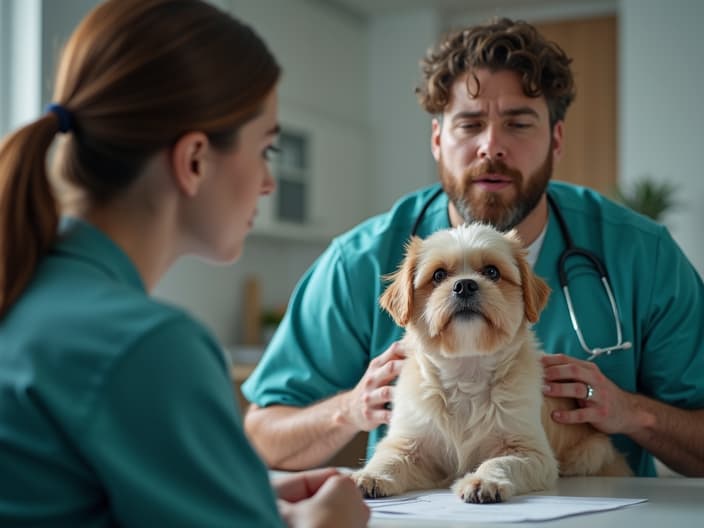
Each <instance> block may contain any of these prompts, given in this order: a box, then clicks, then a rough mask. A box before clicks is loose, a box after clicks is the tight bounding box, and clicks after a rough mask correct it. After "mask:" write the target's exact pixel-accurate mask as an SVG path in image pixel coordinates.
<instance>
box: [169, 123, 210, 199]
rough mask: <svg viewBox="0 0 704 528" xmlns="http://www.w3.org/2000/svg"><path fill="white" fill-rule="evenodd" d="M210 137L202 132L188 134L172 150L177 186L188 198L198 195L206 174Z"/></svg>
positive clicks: (173, 169)
mask: <svg viewBox="0 0 704 528" xmlns="http://www.w3.org/2000/svg"><path fill="white" fill-rule="evenodd" d="M209 148H210V143H209V141H208V137H207V136H206V135H205V134H203V133H202V132H188V133H187V134H184V135H183V136H181V137H180V138H179V139H178V141H176V144H175V145H174V146H173V147H172V148H171V167H172V173H173V177H174V181H175V182H176V186H177V187H178V188H179V190H180V191H181V192H182V193H184V194H185V195H186V196H189V197H193V196H195V195H196V194H198V189H200V186H201V184H202V183H203V181H204V180H205V174H206V154H207V152H208V149H209Z"/></svg>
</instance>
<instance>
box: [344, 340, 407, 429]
mask: <svg viewBox="0 0 704 528" xmlns="http://www.w3.org/2000/svg"><path fill="white" fill-rule="evenodd" d="M405 358H406V356H405V351H404V350H403V348H402V345H401V343H400V341H396V342H395V343H393V344H392V345H391V346H390V347H389V348H388V349H386V350H385V351H384V353H383V354H381V355H379V356H377V357H376V358H374V359H372V361H371V362H370V363H369V367H368V368H367V371H366V372H365V374H364V376H362V379H361V380H359V383H357V385H356V387H355V388H354V389H352V390H351V391H349V392H348V393H347V395H346V398H345V405H344V408H343V409H342V410H341V411H340V413H339V414H338V415H337V416H336V419H337V420H339V421H340V422H343V423H347V424H350V425H352V426H354V427H355V428H356V430H358V431H371V430H372V429H374V428H376V427H378V426H379V425H381V424H387V423H389V422H390V421H391V410H390V409H389V406H388V405H387V404H389V403H390V402H391V401H392V400H393V397H394V387H393V386H392V385H391V383H392V382H393V381H394V380H395V379H396V378H397V377H398V375H399V374H400V372H401V367H403V363H404V361H405Z"/></svg>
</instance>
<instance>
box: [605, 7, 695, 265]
mask: <svg viewBox="0 0 704 528" xmlns="http://www.w3.org/2000/svg"><path fill="white" fill-rule="evenodd" d="M620 15H621V16H620V37H621V39H620V53H621V57H620V60H621V87H620V101H619V104H620V121H621V127H620V154H621V156H620V174H621V178H622V180H623V181H624V182H629V181H632V180H633V179H635V178H638V177H640V176H643V175H646V174H649V175H651V176H653V177H654V178H659V179H662V180H665V181H669V182H672V183H674V184H676V185H678V186H679V189H680V192H679V195H678V200H679V202H680V203H681V205H680V207H679V208H678V209H677V211H676V212H675V213H673V214H672V215H670V216H669V217H668V218H667V219H666V220H667V224H668V226H669V227H670V229H671V231H672V233H673V235H674V237H675V239H676V240H677V241H678V242H679V244H680V245H681V246H682V248H683V249H684V251H685V253H686V254H687V256H688V257H689V258H690V259H691V260H692V262H693V263H694V264H695V266H696V267H697V269H698V271H699V274H700V275H704V238H703V237H702V228H703V227H704V207H703V206H702V204H704V174H703V173H702V162H701V160H702V154H701V153H702V137H703V134H702V123H704V104H702V86H704V72H703V71H702V64H703V62H702V39H701V27H702V24H703V23H704V2H701V1H700V0H669V1H667V2H664V1H661V0H622V2H621V11H620Z"/></svg>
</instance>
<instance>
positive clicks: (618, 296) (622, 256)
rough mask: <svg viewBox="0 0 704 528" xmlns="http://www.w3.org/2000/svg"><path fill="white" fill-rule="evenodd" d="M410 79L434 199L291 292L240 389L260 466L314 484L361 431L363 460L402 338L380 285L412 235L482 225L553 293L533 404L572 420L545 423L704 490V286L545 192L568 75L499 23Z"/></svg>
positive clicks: (333, 254)
mask: <svg viewBox="0 0 704 528" xmlns="http://www.w3.org/2000/svg"><path fill="white" fill-rule="evenodd" d="M423 73H424V77H423V81H422V82H421V84H420V86H419V87H418V89H417V92H418V97H419V101H420V103H421V106H423V108H424V109H425V110H427V111H428V112H429V113H431V114H432V115H434V116H435V117H434V118H433V121H432V137H431V148H432V152H433V155H434V157H435V159H436V161H437V164H438V173H439V176H440V182H441V183H440V185H435V186H432V187H429V188H426V189H421V190H419V191H417V192H414V193H411V194H409V195H407V196H405V197H403V198H401V199H400V200H399V201H398V202H397V203H396V205H395V206H394V207H393V208H392V209H391V210H390V211H389V212H388V213H386V214H382V215H380V216H377V217H374V218H372V219H370V220H368V221H366V222H364V223H362V224H361V225H359V226H357V227H355V228H353V229H352V230H351V231H350V232H348V233H346V234H343V235H342V236H340V237H339V238H337V239H335V240H334V241H333V242H332V244H331V245H330V247H329V248H328V249H327V250H326V251H325V252H324V253H323V255H322V256H321V257H320V258H319V259H318V260H317V262H315V263H314V264H313V266H312V267H311V269H309V270H308V272H307V273H306V274H305V275H304V276H303V278H302V279H301V281H300V282H299V284H298V286H297V288H296V290H295V292H294V294H293V296H292V298H291V301H290V305H289V307H288V311H287V313H286V316H285V318H284V320H283V322H282V324H281V326H280V328H279V330H278V332H277V334H276V335H275V336H274V338H273V340H272V342H271V344H270V346H269V348H268V350H267V352H266V354H265V356H264V358H263V359H262V361H261V362H260V364H259V366H258V368H257V369H256V371H255V372H254V374H253V375H252V377H250V379H249V380H248V381H247V382H246V383H245V385H244V387H243V392H244V394H245V396H246V397H247V398H248V399H249V400H250V401H251V402H252V403H253V405H252V406H251V408H250V410H249V412H248V414H247V416H246V418H245V427H246V430H247V431H248V434H249V436H250V438H252V439H253V442H254V444H255V445H256V447H257V450H258V451H259V452H260V453H261V454H262V455H263V457H264V459H265V460H266V461H267V463H268V464H270V465H271V466H274V467H280V468H287V469H300V468H306V467H312V466H316V465H318V464H321V463H323V462H324V461H325V460H327V459H328V458H329V457H330V456H332V455H333V454H334V453H336V452H337V451H338V450H339V449H340V448H341V447H343V446H344V445H345V444H346V443H347V442H348V441H349V440H350V439H352V438H353V437H354V436H355V435H356V434H357V433H358V432H359V431H370V432H371V434H370V441H369V454H371V453H372V452H373V449H374V445H375V443H376V442H377V441H378V440H379V438H380V437H381V435H383V433H384V424H386V423H388V422H389V419H390V416H391V412H392V411H390V410H389V409H388V408H387V407H388V406H387V404H388V403H389V402H390V401H391V399H392V397H393V384H392V382H393V380H394V379H395V378H396V376H397V375H398V373H399V371H400V369H401V366H402V364H403V354H404V351H403V350H400V347H399V345H398V344H395V342H396V341H397V340H398V339H399V338H400V337H401V335H402V329H400V328H398V327H396V326H395V325H394V323H393V321H392V320H391V318H390V317H389V316H388V315H387V314H386V313H383V312H382V311H381V309H380V308H379V306H378V304H377V300H378V298H379V296H380V295H381V293H382V292H383V290H384V287H385V283H384V281H383V276H384V275H387V274H389V273H391V272H393V271H395V269H396V268H397V267H398V265H399V263H400V262H401V260H402V257H403V249H404V244H405V242H406V241H407V240H408V238H409V237H410V236H411V235H417V236H420V237H425V236H427V235H429V234H431V233H433V232H434V231H436V230H438V229H443V228H448V227H450V226H457V225H460V224H462V223H464V222H471V221H475V220H481V221H487V222H490V223H492V224H494V225H495V226H497V227H498V228H499V229H502V230H505V229H511V228H515V229H516V230H517V232H518V234H519V236H520V237H521V239H522V240H523V241H524V244H525V246H526V248H527V250H528V257H529V260H530V261H531V264H532V265H533V266H534V269H535V271H536V272H537V274H538V275H540V276H541V277H543V278H545V279H546V280H547V282H548V283H549V285H550V286H551V288H552V295H551V297H550V300H549V303H548V305H547V307H546V308H545V310H544V312H543V313H542V315H541V318H540V321H539V323H538V324H537V325H536V326H535V330H536V333H537V335H538V337H539V338H540V341H541V342H542V344H543V347H544V349H545V351H546V352H548V353H549V354H550V355H548V356H546V358H545V359H544V366H545V378H546V383H545V392H546V394H550V395H553V396H558V397H569V398H577V399H578V400H579V403H580V408H578V409H576V410H573V411H568V412H563V413H561V414H556V415H553V419H555V420H556V421H559V422H564V423H578V422H589V423H591V424H592V425H593V426H594V427H596V428H597V429H599V430H601V431H604V432H606V433H608V434H611V435H613V437H612V438H613V440H614V442H615V445H616V446H617V448H618V449H619V450H621V451H622V452H623V453H624V454H625V455H626V456H627V457H628V460H629V463H630V465H631V467H632V469H633V470H634V472H635V473H636V474H638V475H643V476H646V475H648V476H650V475H655V467H654V463H653V456H652V455H655V456H657V457H658V458H660V459H661V460H662V461H664V462H665V463H666V464H667V465H668V466H670V467H671V468H673V469H675V470H676V471H679V472H681V473H683V474H685V475H693V476H694V475H698V476H703V475H704V410H702V409H703V408H704V376H702V372H704V326H703V325H702V321H704V285H703V284H702V280H701V278H700V277H699V276H698V274H697V273H696V271H695V270H694V268H693V267H692V265H691V264H690V263H689V262H688V261H687V259H686V257H685V256H684V254H683V253H682V251H681V249H680V248H679V247H678V246H677V244H676V243H675V242H674V241H673V239H672V238H671V236H670V235H669V233H668V232H667V230H666V229H665V228H664V227H663V226H661V225H659V224H656V223H654V222H652V221H650V220H648V219H646V218H644V217H642V216H640V215H638V214H636V213H634V212H632V211H630V210H627V209H625V208H623V207H621V206H619V205H617V204H615V203H613V202H611V201H609V200H608V199H606V198H605V197H603V196H601V195H600V194H598V193H596V192H594V191H592V190H589V189H585V188H582V187H577V186H574V185H570V184H566V183H558V182H550V178H551V175H552V167H553V164H554V163H556V162H557V161H558V159H559V158H560V154H561V152H562V149H563V148H564V142H563V121H564V118H565V113H566V110H567V108H568V107H569V105H570V103H571V101H572V99H573V97H574V88H573V79H572V72H571V71H570V68H569V59H568V58H567V57H566V56H565V55H564V53H563V52H562V50H560V49H559V48H558V47H557V46H555V45H554V44H549V43H547V42H546V41H545V40H544V39H543V38H542V37H541V36H540V35H539V34H537V33H536V32H535V30H534V28H533V27H532V26H530V25H528V24H525V23H514V22H512V21H509V20H502V21H497V22H495V23H491V24H487V25H485V26H477V27H473V28H467V30H465V31H460V32H457V33H455V34H453V35H451V36H449V37H448V38H447V39H446V40H445V41H444V42H442V43H441V44H440V45H439V46H438V47H437V48H435V49H434V50H432V51H431V52H429V54H428V56H427V57H426V58H425V60H424V63H423ZM548 197H549V199H548ZM563 224H564V225H563ZM570 247H576V248H578V249H579V250H586V251H588V252H589V257H588V258H587V257H584V256H583V255H582V256H576V257H570V258H569V259H568V260H567V261H566V262H564V263H563V265H562V266H560V268H561V269H564V270H565V273H566V276H567V279H568V287H569V290H568V293H569V295H570V299H571V300H570V303H571V304H572V312H573V313H574V316H575V319H576V321H577V325H578V329H579V334H578V333H577V332H576V331H575V329H574V328H573V324H572V320H571V316H570V309H569V307H568V302H567V298H566V296H565V295H564V294H563V291H562V288H561V285H560V282H559V269H560V268H558V264H559V262H560V257H561V255H562V254H563V252H564V251H565V250H566V249H567V248H570ZM592 257H594V259H592ZM594 261H596V262H598V264H595V262H594ZM599 266H603V267H604V268H605V270H606V274H607V275H608V281H607V283H608V290H609V291H607V287H606V286H605V285H604V283H603V282H602V280H601V279H600V274H599V273H598V272H597V270H598V267H599ZM610 296H612V297H613V303H612V302H611V300H610ZM600 349H601V350H600Z"/></svg>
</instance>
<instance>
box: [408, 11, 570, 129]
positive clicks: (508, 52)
mask: <svg viewBox="0 0 704 528" xmlns="http://www.w3.org/2000/svg"><path fill="white" fill-rule="evenodd" d="M570 62H571V59H570V58H568V57H567V55H566V54H565V52H564V51H563V50H562V49H561V48H560V47H559V46H558V45H557V44H555V43H554V42H550V41H548V40H546V39H545V38H543V37H542V36H541V35H540V33H538V31H537V30H536V29H535V28H534V27H533V26H531V25H530V24H528V23H526V22H522V21H516V22H514V21H512V20H509V19H507V18H502V19H496V20H494V21H492V22H490V23H488V24H486V25H481V26H475V27H471V28H467V29H464V30H460V31H456V32H454V33H450V34H449V35H448V36H447V37H445V38H444V39H443V41H442V42H440V43H439V44H438V46H437V47H435V48H433V49H431V50H429V51H428V53H427V55H426V56H425V58H424V59H423V60H422V61H421V70H422V74H423V75H422V81H421V83H420V84H419V85H418V87H417V88H416V94H417V96H418V101H419V103H420V105H421V106H422V107H423V108H424V109H425V110H426V111H427V112H430V113H432V114H439V113H441V112H442V111H443V110H444V109H445V107H446V106H447V104H448V103H449V102H450V91H451V89H452V85H453V84H454V83H455V81H456V80H457V79H458V78H460V77H461V76H463V75H464V74H465V73H467V72H469V73H470V74H472V71H473V70H476V69H478V68H487V69H489V70H490V71H493V72H495V71H502V70H508V71H513V72H516V73H518V75H519V76H520V79H521V85H522V88H523V93H524V94H525V95H527V96H528V97H540V96H544V97H545V100H546V101H547V105H548V110H549V112H550V125H551V126H553V125H554V124H555V123H557V122H558V121H561V120H563V119H564V118H565V113H566V112H567V107H568V106H569V105H570V103H571V102H572V100H573V99H574V96H575V90H574V79H573V77H572V72H571V70H570ZM474 81H475V86H474V90H471V89H470V88H469V85H470V83H469V82H468V83H467V89H468V90H469V93H470V94H471V95H473V96H474V95H476V94H477V93H478V92H479V80H478V79H476V76H475V77H474Z"/></svg>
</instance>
